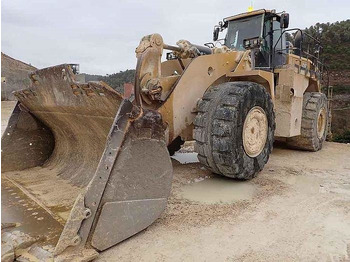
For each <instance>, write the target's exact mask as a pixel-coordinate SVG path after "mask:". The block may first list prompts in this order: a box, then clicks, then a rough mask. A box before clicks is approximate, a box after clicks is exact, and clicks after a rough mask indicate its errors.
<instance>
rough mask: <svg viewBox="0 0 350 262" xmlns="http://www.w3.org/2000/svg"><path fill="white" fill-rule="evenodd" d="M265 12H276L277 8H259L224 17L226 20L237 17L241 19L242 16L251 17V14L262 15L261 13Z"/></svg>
mask: <svg viewBox="0 0 350 262" xmlns="http://www.w3.org/2000/svg"><path fill="white" fill-rule="evenodd" d="M264 13H275V10H266V9H259V10H255V11H251V12H246V13H242V14H238V15H233V16H229V17H226V18H224V22H227V21H232V20H237V19H240V18H243V17H250V16H255V15H260V14H264Z"/></svg>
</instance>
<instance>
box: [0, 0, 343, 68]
mask: <svg viewBox="0 0 350 262" xmlns="http://www.w3.org/2000/svg"><path fill="white" fill-rule="evenodd" d="M250 2H251V1H243V0H240V1H239V0H236V1H234V0H231V1H228V0H211V1H208V0H186V1H185V0H176V1H173V0H169V1H167V0H148V1H146V0H129V1H127V0H114V1H107V0H2V1H1V4H2V10H1V15H2V16H1V51H2V52H4V53H5V54H7V55H9V56H12V57H13V58H16V59H19V60H21V61H23V62H26V63H30V64H32V65H34V66H36V67H38V68H44V67H48V66H52V65H57V64H62V63H78V64H80V71H81V72H85V73H89V74H102V75H105V74H111V73H115V72H119V71H121V70H125V69H133V68H135V64H136V58H135V48H136V47H137V45H138V43H139V41H140V39H141V38H142V37H143V36H145V35H148V34H152V33H159V34H161V35H162V37H163V39H164V42H165V43H167V44H171V45H175V43H176V42H177V41H178V40H180V39H186V40H189V41H190V42H191V43H194V44H204V43H206V42H210V41H211V40H212V32H213V27H214V25H216V24H217V23H218V22H219V21H220V20H222V19H223V18H225V17H228V16H231V15H234V14H238V13H243V12H246V11H247V10H248V7H249V5H250ZM252 2H253V7H254V9H255V10H256V9H260V8H265V9H276V11H277V12H279V11H286V12H288V13H289V14H290V24H289V27H290V28H294V27H299V28H305V27H308V26H310V25H313V24H315V23H317V22H336V21H342V20H346V19H350V0H333V1H331V0H254V1H252Z"/></svg>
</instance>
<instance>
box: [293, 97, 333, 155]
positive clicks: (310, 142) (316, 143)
mask: <svg viewBox="0 0 350 262" xmlns="http://www.w3.org/2000/svg"><path fill="white" fill-rule="evenodd" d="M327 127H328V107H327V97H326V95H325V94H322V93H318V92H310V93H305V94H304V100H303V115H302V120H301V134H300V136H296V137H291V138H288V139H287V144H288V146H290V147H291V148H296V149H301V150H307V151H313V152H315V151H318V150H320V149H321V148H322V145H323V142H324V141H325V140H326V136H327Z"/></svg>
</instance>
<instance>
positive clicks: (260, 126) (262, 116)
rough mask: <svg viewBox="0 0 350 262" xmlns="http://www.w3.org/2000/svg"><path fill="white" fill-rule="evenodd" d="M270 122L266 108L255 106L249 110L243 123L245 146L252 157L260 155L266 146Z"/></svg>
mask: <svg viewBox="0 0 350 262" xmlns="http://www.w3.org/2000/svg"><path fill="white" fill-rule="evenodd" d="M267 131H268V122H267V117H266V113H265V111H264V109H262V108H261V107H260V106H255V107H253V108H252V109H250V111H249V112H248V114H247V116H246V118H245V120H244V125H243V133H242V137H243V147H244V151H245V152H246V153H247V155H248V156H250V157H256V156H258V155H259V154H260V153H261V151H262V150H263V149H264V147H265V143H266V139H267Z"/></svg>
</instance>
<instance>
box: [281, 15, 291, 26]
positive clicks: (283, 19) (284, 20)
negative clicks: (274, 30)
mask: <svg viewBox="0 0 350 262" xmlns="http://www.w3.org/2000/svg"><path fill="white" fill-rule="evenodd" d="M288 26H289V14H288V13H284V14H282V15H281V20H280V27H281V28H288Z"/></svg>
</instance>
